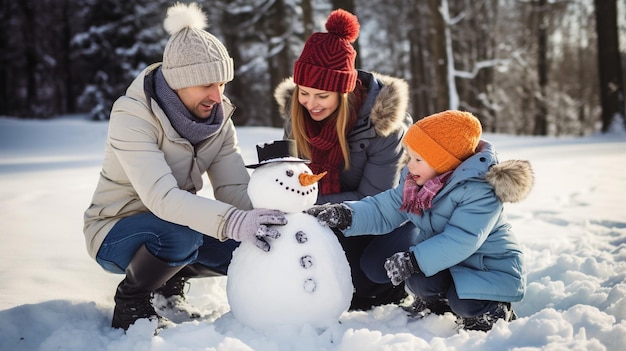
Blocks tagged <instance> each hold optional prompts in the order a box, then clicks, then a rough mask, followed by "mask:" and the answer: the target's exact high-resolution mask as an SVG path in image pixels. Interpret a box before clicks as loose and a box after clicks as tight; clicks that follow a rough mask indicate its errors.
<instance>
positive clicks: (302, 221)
mask: <svg viewBox="0 0 626 351" xmlns="http://www.w3.org/2000/svg"><path fill="white" fill-rule="evenodd" d="M257 154H258V158H259V164H256V165H247V166H246V167H248V168H253V169H254V171H253V172H252V174H251V177H250V183H249V184H248V195H249V196H250V200H251V201H252V205H253V206H254V207H255V208H268V209H277V210H281V211H283V212H285V213H286V217H287V221H288V223H287V224H286V225H284V226H275V228H276V229H278V230H279V231H280V233H281V235H280V237H278V238H276V239H267V240H268V241H269V240H271V241H269V243H270V245H271V248H270V251H269V252H265V251H263V250H260V249H259V248H258V247H256V246H255V245H254V244H252V243H249V242H242V243H241V245H240V246H239V247H238V248H237V249H236V250H235V252H234V253H233V259H232V261H231V264H230V267H229V269H228V279H227V284H226V293H227V297H228V303H229V305H230V308H231V312H232V314H233V315H234V317H235V319H236V320H238V321H239V322H240V323H242V324H244V325H247V326H249V327H252V328H255V329H270V328H275V327H284V326H296V327H301V326H304V325H310V326H313V327H315V328H321V329H324V328H327V327H329V326H331V325H332V324H334V323H337V321H338V319H339V316H340V315H341V314H342V313H343V312H345V311H347V310H348V308H349V306H350V300H351V298H352V290H353V287H352V279H351V274H350V267H349V265H348V261H347V259H346V256H345V253H344V251H343V249H342V247H341V245H340V244H339V241H338V240H337V238H336V236H335V234H334V233H333V232H332V230H331V229H329V228H328V227H327V226H323V225H320V224H319V223H318V222H317V220H316V219H315V218H314V217H313V216H310V215H308V214H305V213H303V211H304V210H306V209H308V208H309V207H311V206H313V205H314V203H315V201H316V199H317V192H318V188H317V181H318V180H319V179H320V178H321V177H322V176H324V174H325V173H323V174H319V175H315V174H312V172H311V169H310V168H309V167H308V166H307V165H306V163H308V162H309V161H307V160H303V159H300V158H298V157H297V150H296V146H295V142H294V141H293V140H278V141H273V142H270V143H265V144H263V145H257Z"/></svg>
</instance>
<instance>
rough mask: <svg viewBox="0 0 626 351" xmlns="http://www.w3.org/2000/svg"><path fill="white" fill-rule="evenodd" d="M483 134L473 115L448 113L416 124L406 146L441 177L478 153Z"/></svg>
mask: <svg viewBox="0 0 626 351" xmlns="http://www.w3.org/2000/svg"><path fill="white" fill-rule="evenodd" d="M481 133H482V127H481V125H480V121H479V120H478V118H476V117H474V115H472V114H471V113H469V112H464V111H456V110H448V111H443V112H439V113H436V114H433V115H430V116H428V117H425V118H422V119H420V120H419V121H417V122H415V123H414V124H413V125H412V126H411V127H409V129H408V130H407V132H406V135H405V136H404V139H403V142H404V144H406V145H407V146H408V147H410V148H411V150H413V151H415V152H416V153H418V154H419V155H420V156H421V157H422V159H423V160H424V161H426V162H428V164H429V165H430V166H431V167H433V168H434V169H435V171H437V173H439V174H441V173H445V172H447V171H450V170H453V169H455V168H456V167H458V165H460V164H461V162H463V161H465V159H467V158H468V157H470V156H471V155H473V154H474V153H475V151H476V147H477V146H478V142H479V141H480V136H481Z"/></svg>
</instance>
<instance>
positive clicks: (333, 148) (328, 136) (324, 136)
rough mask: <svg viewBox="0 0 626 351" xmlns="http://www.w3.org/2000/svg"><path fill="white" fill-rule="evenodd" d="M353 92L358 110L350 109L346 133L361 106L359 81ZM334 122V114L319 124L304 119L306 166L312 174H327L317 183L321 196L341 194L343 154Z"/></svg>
mask: <svg viewBox="0 0 626 351" xmlns="http://www.w3.org/2000/svg"><path fill="white" fill-rule="evenodd" d="M354 92H355V95H356V100H355V104H354V105H355V106H358V108H352V109H351V112H350V121H349V122H348V128H347V131H348V132H349V131H350V130H352V128H354V125H355V124H356V119H357V116H356V111H358V109H359V108H360V106H361V104H362V96H363V93H362V92H363V89H362V85H361V81H360V80H357V87H356V88H355V89H354ZM336 121H337V114H336V113H335V115H334V116H331V117H329V118H326V119H325V120H323V121H319V122H317V121H314V120H313V119H312V118H305V119H304V124H305V128H306V134H307V137H308V138H309V141H310V147H311V163H310V164H309V165H308V166H309V168H311V171H313V173H314V174H319V173H322V172H324V171H326V172H328V173H327V174H326V175H325V176H324V177H323V178H322V179H320V181H319V183H318V186H319V188H320V193H321V194H322V195H328V194H336V193H339V192H341V183H340V182H339V174H340V170H339V166H340V165H341V162H342V161H343V154H342V153H341V145H339V138H338V136H337V128H336Z"/></svg>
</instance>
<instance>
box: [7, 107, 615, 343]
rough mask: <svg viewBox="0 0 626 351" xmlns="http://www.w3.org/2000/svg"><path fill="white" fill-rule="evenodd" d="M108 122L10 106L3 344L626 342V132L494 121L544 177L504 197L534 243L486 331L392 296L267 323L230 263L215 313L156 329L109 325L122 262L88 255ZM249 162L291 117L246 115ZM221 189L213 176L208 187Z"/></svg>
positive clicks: (211, 300) (495, 138)
mask: <svg viewBox="0 0 626 351" xmlns="http://www.w3.org/2000/svg"><path fill="white" fill-rule="evenodd" d="M106 130H107V125H106V123H104V122H99V123H95V122H90V121H87V120H85V119H83V118H76V117H72V118H70V117H64V118H57V119H53V120H47V121H37V120H17V119H12V118H0V219H1V222H2V223H3V224H4V227H5V229H4V231H3V233H2V234H1V235H0V279H1V281H2V283H1V284H0V350H7V351H9V350H10V351H18V350H42V351H48V350H81V351H82V350H136V351H143V350H168V351H170V350H341V351H344V350H488V351H489V350H493V351H496V350H497V351H501V350H513V349H515V350H525V351H526V350H615V351H618V350H623V347H624V345H626V320H625V318H626V282H625V278H626V216H625V215H624V214H625V213H626V200H625V198H626V167H625V166H624V165H625V164H626V151H625V150H626V136H625V135H623V134H621V135H615V134H612V135H594V136H588V137H563V138H555V137H516V136H506V135H491V134H486V135H484V138H485V139H487V140H489V141H492V142H494V144H495V145H496V149H497V150H498V151H499V156H500V159H501V160H505V159H528V160H530V161H531V163H532V165H533V167H534V170H535V173H536V184H535V187H534V189H533V191H532V192H531V194H530V196H529V197H528V198H527V199H526V200H524V201H523V202H521V203H519V204H507V206H506V210H507V212H508V214H509V217H510V221H511V223H512V225H513V227H514V229H515V231H516V232H517V235H518V236H519V240H520V242H521V244H522V245H523V247H524V249H525V251H526V258H527V262H528V264H527V267H528V270H529V272H528V274H529V276H528V277H529V279H528V290H527V294H526V297H525V298H524V300H523V301H522V302H520V303H515V304H514V308H515V310H516V312H517V314H518V315H519V317H520V318H519V319H518V320H516V321H513V322H511V323H504V322H498V323H497V324H496V325H495V326H494V328H493V329H492V330H491V331H490V332H487V333H484V332H478V331H469V332H468V331H464V330H460V331H457V330H456V329H455V323H454V317H453V316H451V315H445V316H435V315H431V316H428V317H427V318H425V319H422V320H412V319H409V318H407V316H406V315H405V313H404V312H403V310H402V309H400V308H399V307H398V306H395V305H386V306H381V307H377V308H375V309H373V310H370V311H367V312H346V313H343V314H342V315H341V316H340V318H339V321H338V323H336V324H334V325H332V326H330V327H328V328H325V329H318V328H314V327H311V326H308V325H305V326H302V327H297V328H296V327H291V328H289V327H285V328H279V329H278V330H257V329H254V328H250V327H247V326H245V325H243V324H241V323H239V322H238V321H237V320H236V319H235V318H234V317H233V315H232V313H231V312H230V307H229V304H228V300H227V294H226V279H227V278H226V277H219V278H204V279H195V280H191V286H190V288H189V291H188V293H187V295H188V300H189V302H190V303H192V304H193V305H195V306H196V307H198V308H200V309H201V310H202V311H203V312H204V313H205V314H206V316H207V317H206V319H204V320H201V321H194V322H186V323H181V324H178V325H176V326H175V327H173V328H170V329H166V330H163V331H162V332H161V333H159V334H158V335H156V336H155V335H153V330H154V325H153V324H150V323H148V322H147V321H146V320H142V321H139V322H138V323H137V324H136V325H134V326H132V327H131V328H130V329H129V330H128V332H127V333H124V332H123V331H121V330H114V329H111V328H110V323H111V315H112V311H113V294H114V292H115V288H116V286H117V284H118V283H119V281H120V280H121V279H122V278H123V276H122V275H115V274H110V273H107V272H105V271H104V270H102V269H101V268H100V267H99V266H98V265H97V264H96V263H95V262H94V261H93V260H92V259H91V258H90V257H89V256H88V255H87V251H86V249H85V243H84V239H83V234H82V215H83V211H84V210H85V208H86V207H87V206H88V205H89V202H90V199H91V195H92V192H93V189H94V187H95V184H96V181H97V178H98V172H99V170H100V162H101V159H102V151H103V144H104V140H105V137H106ZM238 133H239V141H240V144H241V149H242V152H243V155H244V158H245V160H246V162H247V163H248V164H249V163H256V161H257V159H256V157H257V155H256V149H255V146H256V144H257V143H261V142H266V141H270V140H275V139H280V138H281V137H282V130H280V129H276V128H268V127H238ZM201 194H202V195H205V196H210V195H211V191H210V187H208V188H207V189H204V190H203V191H202V192H201Z"/></svg>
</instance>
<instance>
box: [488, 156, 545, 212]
mask: <svg viewBox="0 0 626 351" xmlns="http://www.w3.org/2000/svg"><path fill="white" fill-rule="evenodd" d="M485 179H486V180H487V182H488V183H489V184H491V186H492V187H493V189H494V191H495V192H496V196H497V197H498V199H500V201H502V202H520V201H522V200H524V199H525V198H526V197H527V196H528V194H529V193H530V190H531V189H532V187H533V185H534V183H535V174H534V172H533V170H532V167H531V165H530V162H528V161H525V160H508V161H504V162H501V163H498V164H495V165H493V166H491V168H489V171H487V173H486V174H485Z"/></svg>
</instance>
